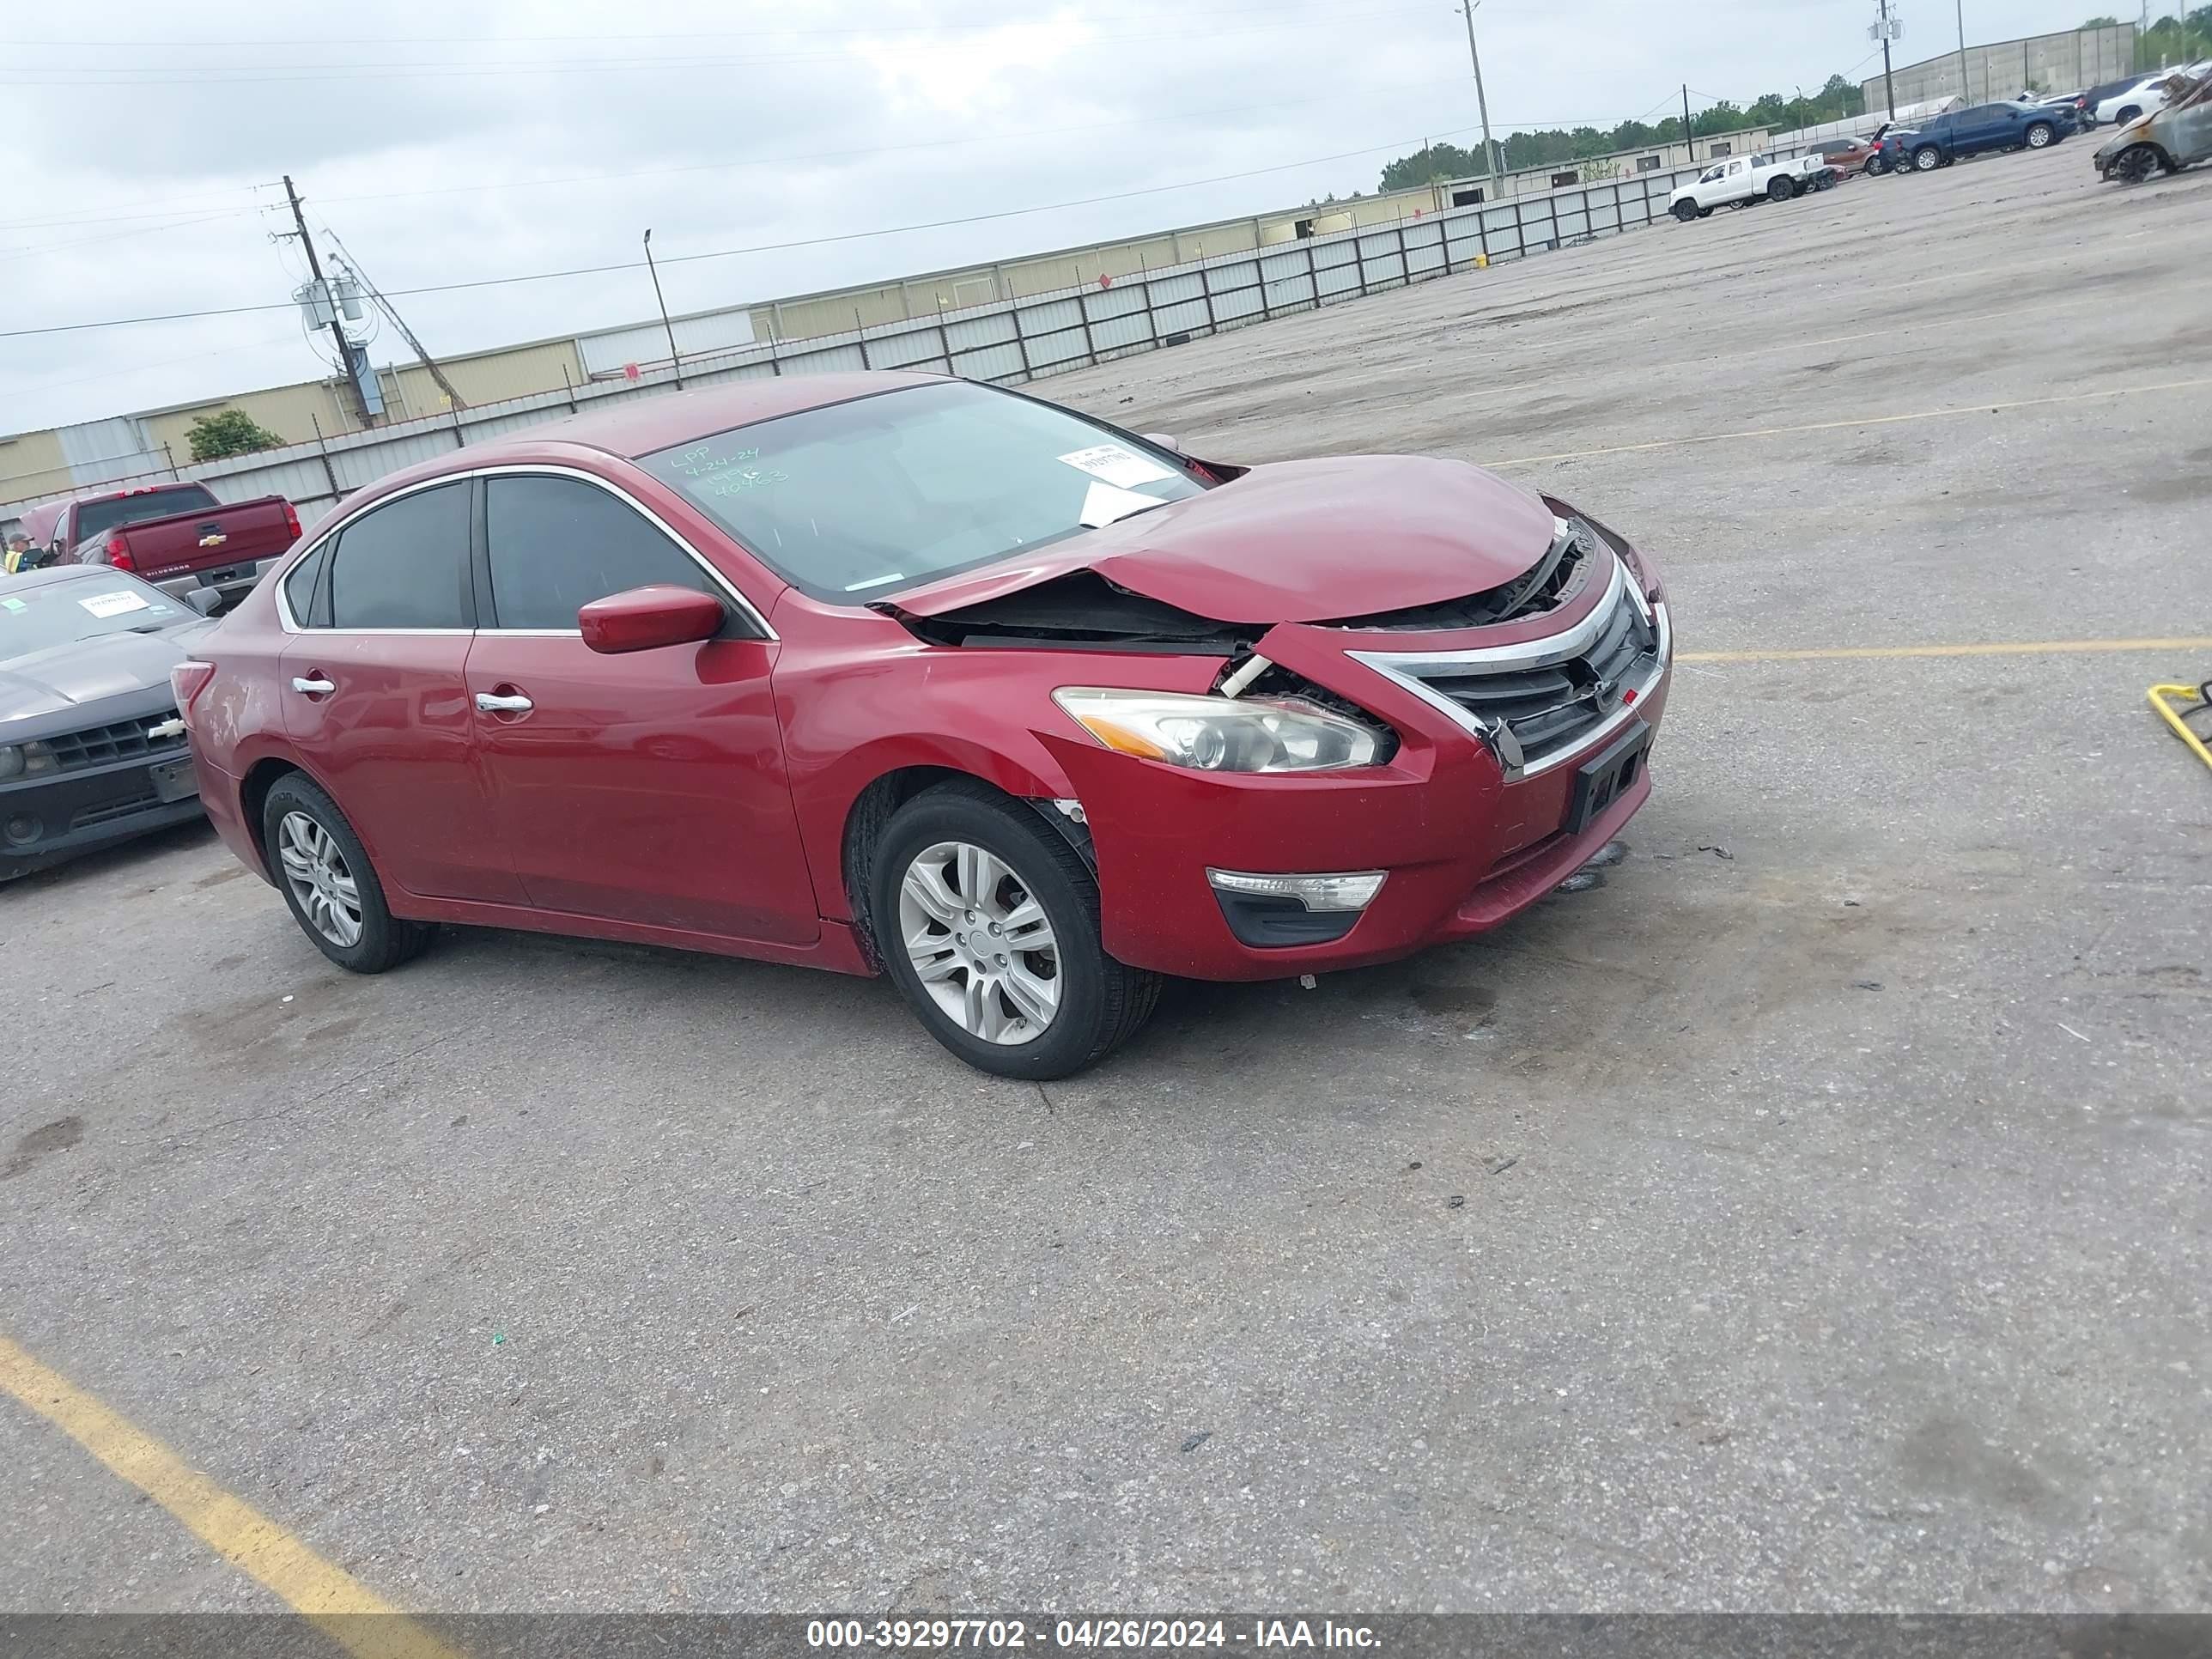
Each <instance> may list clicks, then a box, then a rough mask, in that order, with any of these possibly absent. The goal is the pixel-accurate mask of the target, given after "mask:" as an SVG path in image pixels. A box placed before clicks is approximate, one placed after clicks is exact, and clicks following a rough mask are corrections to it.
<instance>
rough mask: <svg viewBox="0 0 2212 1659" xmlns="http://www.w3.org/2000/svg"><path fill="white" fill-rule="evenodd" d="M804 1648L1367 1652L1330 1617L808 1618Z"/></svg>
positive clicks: (1361, 1640) (1371, 1641) (1354, 1631)
mask: <svg viewBox="0 0 2212 1659" xmlns="http://www.w3.org/2000/svg"><path fill="white" fill-rule="evenodd" d="M806 1645H807V1646H808V1647H810V1648H815V1649H822V1650H831V1651H835V1650H840V1649H862V1648H878V1649H887V1650H888V1649H925V1650H934V1649H947V1648H950V1649H960V1648H966V1649H969V1650H971V1651H981V1652H986V1653H989V1652H1007V1651H1012V1650H1018V1649H1026V1648H1030V1647H1039V1648H1059V1649H1085V1650H1116V1651H1127V1650H1140V1649H1154V1648H1157V1649H1166V1650H1175V1649H1185V1648H1224V1647H1245V1648H1259V1649H1294V1648H1334V1649H1361V1650H1373V1649H1375V1648H1377V1647H1379V1646H1380V1645H1381V1643H1380V1640H1379V1638H1377V1635H1376V1632H1375V1631H1374V1630H1373V1629H1372V1628H1370V1626H1365V1625H1355V1624H1338V1623H1337V1622H1336V1621H1335V1620H1329V1619H1322V1620H1305V1619H1254V1620H1249V1622H1247V1623H1232V1622H1231V1621H1229V1620H1222V1619H1135V1618H1127V1619H1122V1618H1107V1619H1095V1618H1094V1619H1058V1620H1049V1621H1048V1620H1042V1619H1040V1620H1028V1619H877V1620H859V1619H811V1620H808V1621H807V1625H806Z"/></svg>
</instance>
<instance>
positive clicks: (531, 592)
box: [484, 474, 722, 630]
mask: <svg viewBox="0 0 2212 1659" xmlns="http://www.w3.org/2000/svg"><path fill="white" fill-rule="evenodd" d="M484 535H485V547H486V550H487V551H488V552H489V556H490V562H491V597H492V610H493V612H494V617H495V620H493V621H492V622H490V623H488V625H489V626H493V627H498V628H517V629H568V630H573V629H574V628H575V627H576V613H577V612H578V611H580V610H582V609H583V608H584V607H585V606H586V605H589V604H590V603H591V602H592V600H593V599H605V598H606V597H607V595H608V594H610V593H621V592H627V591H628V590H629V589H630V588H633V587H648V586H660V585H666V586H675V587H688V588H690V589H691V590H692V591H693V592H698V593H707V594H712V595H713V596H714V598H716V599H720V598H721V597H722V596H721V594H720V593H719V592H717V591H716V590H715V588H714V584H713V583H712V582H711V581H709V580H708V576H707V573H706V572H705V571H703V570H702V569H700V568H699V565H698V562H697V561H696V560H695V559H694V558H692V557H691V556H690V554H688V553H686V552H685V551H684V550H683V549H682V548H680V547H678V546H677V544H675V543H674V542H672V541H671V540H669V538H667V537H666V536H665V535H664V534H662V533H661V532H660V531H659V529H658V528H656V527H655V526H653V523H652V522H651V521H650V520H647V518H646V517H645V516H644V514H642V513H639V512H638V511H637V510H636V509H635V507H631V506H629V504H628V503H627V502H625V501H622V500H620V499H619V498H617V496H616V495H613V494H612V493H611V492H610V491H608V490H605V489H600V488H599V485H597V484H593V483H585V482H584V481H583V480H582V479H581V478H560V477H531V476H529V475H527V474H524V475H521V476H516V477H490V478H487V479H485V480H484Z"/></svg>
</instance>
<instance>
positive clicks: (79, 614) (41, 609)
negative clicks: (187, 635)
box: [0, 570, 195, 662]
mask: <svg viewBox="0 0 2212 1659" xmlns="http://www.w3.org/2000/svg"><path fill="white" fill-rule="evenodd" d="M194 614H195V613H193V612H191V611H185V609H184V608H183V607H182V606H181V605H177V604H175V603H173V601H172V600H171V599H169V596H168V595H167V594H166V593H164V592H161V589H159V588H158V587H149V586H147V585H146V584H145V583H144V582H142V581H140V580H138V579H137V577H136V576H126V575H125V574H122V572H120V571H117V570H102V571H100V572H99V573H98V574H85V575H82V576H76V577H72V578H70V580H65V581H55V582H40V583H38V584H36V585H35V586H27V587H17V588H11V589H6V590H0V662H12V661H13V660H15V659H16V658H18V657H28V656H32V655H33V654H35V653H38V652H40V651H51V650H52V649H53V648H54V647H56V646H58V645H68V644H70V643H71V642H72V641H76V640H90V639H97V638H98V637H99V636H100V635H103V634H129V633H134V632H136V633H151V632H157V631H159V630H160V629H164V628H168V627H172V626H173V625H174V624H176V623H180V622H184V621H185V620H187V619H188V618H190V617H191V616H192V615H194Z"/></svg>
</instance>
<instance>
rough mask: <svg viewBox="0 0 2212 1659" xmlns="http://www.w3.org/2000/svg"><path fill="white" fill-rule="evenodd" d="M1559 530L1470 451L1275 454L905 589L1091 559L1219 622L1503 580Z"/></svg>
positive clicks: (942, 598)
mask: <svg viewBox="0 0 2212 1659" xmlns="http://www.w3.org/2000/svg"><path fill="white" fill-rule="evenodd" d="M1552 535H1553V529H1552V511H1551V509H1550V508H1549V507H1546V506H1545V505H1544V503H1543V502H1542V501H1540V500H1539V499H1538V498H1537V497H1536V496H1535V495H1534V494H1533V493H1532V492H1530V491H1528V490H1524V489H1520V488H1518V487H1517V486H1516V485H1513V484H1510V483H1506V482H1505V481H1504V479H1503V478H1500V477H1496V476H1495V475H1493V474H1492V473H1488V472H1485V471H1482V470H1481V469H1480V467H1475V466H1470V465H1468V464H1467V463H1465V462H1463V461H1443V460H1435V459H1428V458H1425V457H1421V456H1412V455H1347V456H1338V457H1334V458H1331V459H1325V460H1315V461H1282V462H1278V463H1275V464H1273V465H1265V466H1255V467H1254V468H1252V469H1251V471H1249V472H1247V473H1245V474H1244V475H1243V477H1240V478H1237V479H1236V480H1235V481H1234V482H1232V483H1225V484H1222V485H1220V486H1218V488H1216V489H1209V490H1206V492H1205V493H1203V494H1202V495H1194V496H1193V497H1192V498H1191V499H1189V500H1188V501H1172V502H1170V503H1169V504H1168V505H1167V506H1165V507H1154V508H1152V509H1151V510H1150V511H1147V512H1144V513H1138V514H1137V515H1136V516H1135V517H1133V518H1129V519H1124V520H1120V521H1119V522H1117V523H1115V524H1110V525H1108V526H1105V527H1104V528H1103V529H1101V530H1091V531H1085V532H1083V533H1082V534H1081V535H1078V536H1072V537H1069V538H1067V539H1066V540H1065V541H1060V542H1055V543H1054V544H1052V545H1051V546H1049V547H1048V548H1045V549H1042V550H1040V551H1039V552H1038V553H1036V555H1035V556H1030V557H1028V558H1024V557H1023V556H1020V555H1019V554H1017V555H1014V556H1012V557H1010V558H1008V559H1006V560H1005V561H1002V562H1000V563H997V564H994V565H990V566H987V567H986V568H983V569H981V570H975V571H969V572H967V573H964V574H961V575H958V576H953V577H950V578H948V579H946V580H944V581H941V582H936V583H933V584H931V585H929V586H924V587H921V588H917V589H915V591H914V592H911V593H907V594H902V595H901V596H900V597H899V599H897V600H896V605H897V606H898V608H899V609H900V610H901V611H908V612H910V613H912V614H914V615H915V616H922V617H933V616H940V615H943V614H944V613H945V612H947V611H955V610H958V609H960V608H962V607H963V606H966V605H976V604H979V603H981V602H982V601H984V600H987V599H997V598H999V597H1000V596H1001V595H1004V594H1007V593H1012V592H1018V591H1020V590H1021V589H1023V588H1025V587H1031V586H1036V584H1037V583H1039V582H1042V581H1049V580H1052V579H1053V578H1054V577H1055V576H1063V575H1066V574H1068V573H1069V572H1071V571H1075V570H1084V569H1089V570H1095V571H1097V573H1098V574H1100V575H1102V576H1103V577H1104V578H1106V580H1109V581H1110V582H1114V583H1115V584H1116V585H1118V586H1122V587H1126V588H1127V589H1128V590H1129V591H1130V592H1134V593H1141V594H1143V595H1144V596H1145V597H1146V598H1147V599H1158V600H1159V601H1160V602H1161V603H1162V604H1164V605H1176V606H1178V607H1179V608H1181V609H1182V610H1184V611H1190V612H1192V613H1193V614H1194V615H1197V616H1200V617H1209V618H1211V619H1212V620H1214V621H1216V622H1228V623H1267V624H1273V623H1285V622H1298V623H1306V622H1334V621H1337V620H1340V619H1341V618H1345V617H1363V616H1371V615H1373V614H1374V613H1376V612H1377V611H1397V610H1402V609H1406V608H1407V607H1410V606H1413V605H1438V604H1442V603H1443V602H1444V601H1445V600H1448V599H1461V598H1463V597H1465V596H1466V595H1468V594H1470V593H1479V592H1482V591H1483V590H1485V589H1486V588H1492V587H1496V586H1498V585H1499V584H1500V583H1503V582H1508V581H1510V580H1512V579H1513V578H1514V577H1516V576H1517V575H1519V574H1522V572H1523V571H1525V570H1527V569H1528V568H1529V567H1530V566H1532V565H1534V563H1535V562H1536V561H1537V560H1538V559H1540V558H1541V557H1542V556H1543V554H1544V550H1545V549H1546V548H1547V547H1549V546H1550V545H1551V543H1552Z"/></svg>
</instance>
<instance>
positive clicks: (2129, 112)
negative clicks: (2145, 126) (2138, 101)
mask: <svg viewBox="0 0 2212 1659" xmlns="http://www.w3.org/2000/svg"><path fill="white" fill-rule="evenodd" d="M2141 119H2142V111H2141V110H2139V109H2137V108H2136V106H2134V105H2133V104H2130V105H2129V106H2127V107H2126V108H2125V109H2124V110H2122V111H2121V112H2119V113H2118V115H2116V116H2114V117H2113V118H2112V125H2114V126H2116V127H2124V126H2125V125H2128V123H2129V122H2130V121H2137V120H2141Z"/></svg>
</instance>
